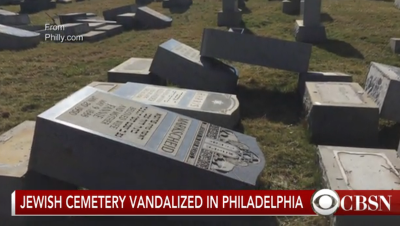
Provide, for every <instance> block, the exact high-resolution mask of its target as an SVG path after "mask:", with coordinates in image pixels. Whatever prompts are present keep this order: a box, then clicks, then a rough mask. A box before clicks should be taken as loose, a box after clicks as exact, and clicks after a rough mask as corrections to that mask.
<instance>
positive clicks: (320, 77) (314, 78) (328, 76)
mask: <svg viewBox="0 0 400 226" xmlns="http://www.w3.org/2000/svg"><path fill="white" fill-rule="evenodd" d="M306 82H353V76H351V75H349V74H345V73H341V72H317V71H308V72H303V73H299V79H298V82H297V90H298V92H299V94H300V96H301V98H303V96H304V91H305V86H306Z"/></svg>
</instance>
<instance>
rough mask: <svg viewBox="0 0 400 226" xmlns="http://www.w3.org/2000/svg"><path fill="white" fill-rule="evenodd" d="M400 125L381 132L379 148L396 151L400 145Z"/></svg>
mask: <svg viewBox="0 0 400 226" xmlns="http://www.w3.org/2000/svg"><path fill="white" fill-rule="evenodd" d="M399 138H400V124H398V123H397V124H394V125H392V126H388V127H383V128H382V129H381V130H380V131H379V147H380V148H385V149H396V150H397V147H398V145H399Z"/></svg>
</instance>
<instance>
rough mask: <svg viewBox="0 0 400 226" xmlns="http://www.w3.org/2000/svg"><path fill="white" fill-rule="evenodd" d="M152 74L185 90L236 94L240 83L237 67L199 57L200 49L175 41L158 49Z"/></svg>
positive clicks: (152, 66) (151, 69)
mask: <svg viewBox="0 0 400 226" xmlns="http://www.w3.org/2000/svg"><path fill="white" fill-rule="evenodd" d="M150 71H151V72H152V73H154V74H156V75H157V76H159V77H161V78H163V79H166V80H169V81H170V82H172V83H174V84H176V85H178V86H179V87H181V88H186V89H197V90H205V91H212V92H221V93H234V92H235V91H236V88H237V83H238V74H237V71H236V69H235V68H233V67H231V66H229V65H226V64H224V63H222V62H221V61H218V60H216V59H213V58H205V57H200V52H199V51H198V50H196V49H194V48H192V47H190V46H188V45H185V44H183V43H181V42H178V41H177V40H175V39H170V40H168V41H167V42H164V43H163V44H161V45H160V46H159V47H158V49H157V52H156V54H155V56H154V59H153V62H152V64H151V67H150Z"/></svg>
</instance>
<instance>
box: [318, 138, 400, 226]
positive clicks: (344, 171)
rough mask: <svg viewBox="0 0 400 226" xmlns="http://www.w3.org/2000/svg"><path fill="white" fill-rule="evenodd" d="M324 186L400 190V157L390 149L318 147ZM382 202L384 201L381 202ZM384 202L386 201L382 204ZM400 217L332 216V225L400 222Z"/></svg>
mask: <svg viewBox="0 0 400 226" xmlns="http://www.w3.org/2000/svg"><path fill="white" fill-rule="evenodd" d="M317 153H318V156H319V165H320V167H321V171H322V177H323V179H324V180H323V181H324V187H325V188H327V189H331V190H345V191H346V190H351V191H353V190H399V189H400V179H399V178H400V174H399V169H400V159H399V158H397V155H396V151H395V150H391V149H372V148H355V147H338V146H318V151H317ZM382 204H383V203H382ZM383 205H384V204H383ZM399 221H400V216H332V217H331V222H332V224H331V225H335V226H352V225H368V226H374V225H385V226H386V225H389V226H396V225H399Z"/></svg>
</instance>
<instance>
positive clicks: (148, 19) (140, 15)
mask: <svg viewBox="0 0 400 226" xmlns="http://www.w3.org/2000/svg"><path fill="white" fill-rule="evenodd" d="M135 17H136V21H137V22H138V23H139V25H140V27H141V28H144V29H152V28H166V27H170V26H171V25H172V18H170V17H167V16H165V15H164V14H161V13H159V12H157V11H155V10H153V9H150V8H149V7H146V6H143V7H139V8H138V9H137V11H136V16H135Z"/></svg>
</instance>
